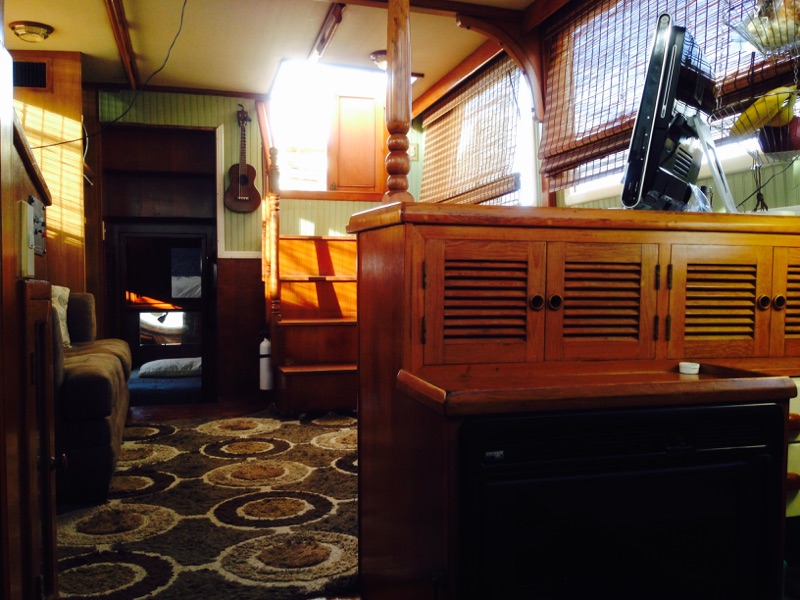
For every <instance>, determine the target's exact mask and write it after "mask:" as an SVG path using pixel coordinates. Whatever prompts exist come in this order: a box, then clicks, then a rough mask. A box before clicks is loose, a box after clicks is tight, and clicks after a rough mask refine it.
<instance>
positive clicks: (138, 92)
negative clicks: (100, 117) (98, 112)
mask: <svg viewBox="0 0 800 600" xmlns="http://www.w3.org/2000/svg"><path fill="white" fill-rule="evenodd" d="M188 2H189V0H183V6H182V7H181V18H180V23H179V24H178V31H177V32H176V33H175V36H174V37H173V38H172V43H171V44H170V45H169V48H168V49H167V54H166V56H165V57H164V62H162V63H161V66H160V67H158V68H157V69H156V70H155V71H153V72H152V73H150V76H149V77H148V78H147V79H146V80H145V82H144V83H143V84H142V85H141V86H139V89H137V90H136V94H134V96H133V98H132V99H131V101H130V103H129V104H128V106H127V108H126V109H125V110H123V111H122V113H120V115H119V116H117V117H116V118H115V119H112V120H111V121H109V122H108V123H106V124H105V125H102V126H101V127H100V129H98V130H97V131H95V132H92V133H84V135H83V137H80V138H76V139H73V140H64V141H61V142H53V143H52V144H43V145H41V146H34V147H33V148H31V150H41V149H42V148H52V147H53V146H62V145H64V144H71V143H73V142H79V141H81V140H84V141H85V142H86V143H87V144H88V140H89V138H92V137H95V136H97V135H100V134H101V133H103V132H104V131H105V130H106V129H107V128H108V127H110V126H111V125H113V124H114V123H117V122H118V121H119V120H120V119H122V118H123V117H124V116H125V115H127V114H128V113H129V112H130V111H131V109H132V108H133V105H134V104H136V100H138V99H139V96H141V94H142V92H143V91H144V88H145V87H147V84H149V83H150V81H151V80H152V79H153V77H155V76H156V75H158V74H159V73H160V72H161V71H163V70H164V68H165V67H166V66H167V62H168V61H169V57H170V55H171V54H172V49H173V48H174V47H175V43H176V42H177V41H178V38H179V37H180V35H181V32H182V31H183V20H184V16H185V15H186V5H187V4H188ZM84 131H85V128H84Z"/></svg>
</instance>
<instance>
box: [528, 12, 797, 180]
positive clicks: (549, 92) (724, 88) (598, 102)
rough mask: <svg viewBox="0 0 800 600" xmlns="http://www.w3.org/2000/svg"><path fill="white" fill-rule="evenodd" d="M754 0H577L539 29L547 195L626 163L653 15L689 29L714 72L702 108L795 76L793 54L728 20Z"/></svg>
mask: <svg viewBox="0 0 800 600" xmlns="http://www.w3.org/2000/svg"><path fill="white" fill-rule="evenodd" d="M755 5H756V0H659V1H658V2H653V1H652V0H592V1H587V2H577V3H576V2H573V3H571V4H569V5H568V6H567V7H565V9H563V10H562V11H560V12H559V13H557V14H556V15H555V16H554V18H552V19H551V20H550V21H549V22H548V23H547V25H546V27H545V32H544V45H543V47H544V49H545V61H546V64H547V67H546V69H547V76H546V90H545V119H544V125H543V134H542V144H541V147H540V150H539V157H540V158H541V161H542V165H541V168H542V173H543V175H544V176H545V177H546V179H547V183H548V188H549V189H550V190H551V191H553V190H557V189H561V188H564V187H568V186H570V185H573V184H575V183H577V182H579V181H586V180H589V179H592V178H596V177H601V176H605V175H608V174H609V173H610V172H613V171H616V170H619V171H621V170H622V169H623V167H624V164H625V159H626V156H627V149H628V145H629V143H630V136H631V133H632V130H633V124H634V120H635V118H636V112H637V111H638V109H639V102H640V95H641V93H642V89H643V87H644V79H645V73H646V69H647V61H648V59H649V55H650V47H651V44H652V38H653V33H654V31H655V26H656V22H657V19H658V16H659V15H660V14H662V13H665V12H666V13H669V14H671V15H672V17H673V18H674V20H675V23H677V24H678V25H681V26H683V27H686V29H687V31H689V32H690V33H691V34H692V36H693V37H694V39H695V41H696V43H697V44H698V46H699V47H700V48H701V49H702V52H703V54H704V62H705V63H707V65H708V66H709V67H710V68H711V70H712V71H713V72H714V74H715V81H716V84H717V85H716V86H715V89H714V90H713V92H712V94H711V96H712V101H713V103H714V105H712V106H710V107H708V112H709V113H712V114H721V113H723V112H724V110H725V109H731V110H733V109H736V108H737V107H738V109H739V110H741V108H742V106H741V104H740V103H742V102H744V101H745V100H747V101H749V99H751V98H753V97H754V96H755V95H757V94H760V93H761V94H763V93H764V92H765V91H767V90H769V89H772V88H773V87H775V86H777V85H781V84H785V83H787V77H788V82H789V83H790V82H791V81H792V77H793V75H792V69H793V65H792V64H791V62H792V61H791V60H790V59H785V60H782V59H775V58H770V59H769V60H767V59H765V58H764V57H763V56H762V55H760V54H758V53H755V52H753V49H752V47H751V46H748V45H744V44H742V43H741V42H740V40H739V39H738V37H737V36H736V34H735V33H734V31H733V30H732V29H731V28H730V27H728V25H727V23H728V22H731V21H735V20H737V19H741V18H743V17H744V16H745V15H746V14H747V13H748V11H750V10H752V9H753V8H754V6H755Z"/></svg>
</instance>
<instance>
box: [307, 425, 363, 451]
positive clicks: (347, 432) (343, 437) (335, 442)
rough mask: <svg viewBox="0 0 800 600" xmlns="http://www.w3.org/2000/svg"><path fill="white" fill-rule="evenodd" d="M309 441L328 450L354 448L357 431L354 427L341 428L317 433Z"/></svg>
mask: <svg viewBox="0 0 800 600" xmlns="http://www.w3.org/2000/svg"><path fill="white" fill-rule="evenodd" d="M311 443H312V444H314V445H315V446H319V447H320V448H326V449H328V450H355V449H356V448H358V432H357V431H356V430H355V429H342V430H341V431H331V432H329V433H323V434H321V435H318V436H317V437H315V438H314V439H313V440H311Z"/></svg>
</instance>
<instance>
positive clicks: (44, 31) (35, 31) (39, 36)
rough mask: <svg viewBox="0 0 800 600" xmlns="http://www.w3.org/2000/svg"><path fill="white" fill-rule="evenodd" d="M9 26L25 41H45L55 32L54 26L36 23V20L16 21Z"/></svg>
mask: <svg viewBox="0 0 800 600" xmlns="http://www.w3.org/2000/svg"><path fill="white" fill-rule="evenodd" d="M8 26H9V27H10V28H11V30H12V31H13V32H14V34H15V35H16V36H17V37H18V38H19V39H21V40H22V41H23V42H32V43H38V42H43V41H45V40H46V39H47V38H48V37H49V36H50V34H51V33H53V28H52V27H50V25H45V24H44V23H36V22H35V21H14V22H13V23H9V24H8Z"/></svg>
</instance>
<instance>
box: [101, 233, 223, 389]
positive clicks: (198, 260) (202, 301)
mask: <svg viewBox="0 0 800 600" xmlns="http://www.w3.org/2000/svg"><path fill="white" fill-rule="evenodd" d="M110 233H111V235H110V236H109V237H110V242H111V254H112V255H113V261H114V262H113V263H112V264H114V265H115V268H114V272H115V275H116V277H115V282H114V284H113V286H112V302H111V306H112V311H113V314H114V317H113V318H114V320H115V329H116V331H118V332H120V333H119V335H120V336H121V337H122V338H123V339H125V340H126V341H127V342H128V344H129V345H130V347H131V356H132V359H133V369H134V376H136V374H137V373H138V371H139V369H140V368H141V367H142V366H143V365H146V364H148V365H149V366H150V367H152V366H153V364H152V363H153V362H154V361H162V362H160V363H158V366H163V365H170V364H174V365H186V364H188V362H187V361H176V360H174V359H197V360H198V363H197V364H198V365H201V367H205V368H199V369H194V370H193V371H191V376H193V377H199V378H200V379H199V381H198V383H201V387H200V389H198V390H192V389H191V382H190V381H189V380H188V379H181V380H177V378H175V380H174V381H168V382H166V383H164V382H159V383H158V385H162V387H163V386H164V385H168V384H169V385H168V387H169V388H170V389H169V390H166V392H167V393H168V394H169V396H165V397H163V398H161V397H156V394H155V391H157V390H155V389H152V390H151V391H152V392H153V394H151V400H152V403H154V404H163V403H165V402H169V401H170V399H172V401H174V403H187V402H193V401H204V402H211V401H214V400H215V399H216V381H215V369H214V368H213V366H214V365H215V364H216V344H215V326H214V324H215V321H216V306H215V297H216V289H215V288H216V285H215V237H214V236H215V227H214V226H213V225H210V224H177V223H157V224H154V223H147V224H142V223H115V224H113V225H111V227H110ZM163 361H173V362H172V363H164V362H163ZM170 377H171V378H174V377H173V376H172V375H170ZM152 379H153V380H151V381H144V383H145V384H151V385H150V387H151V388H155V387H157V382H155V381H154V380H155V379H161V378H156V377H154V378H152ZM133 389H134V388H133V387H132V393H133ZM136 389H137V390H138V389H139V388H138V387H137V388H136ZM145 391H146V390H145ZM162 391H164V390H162ZM147 400H148V399H147V398H146V397H145V398H144V400H143V402H139V403H140V404H141V403H146V402H147Z"/></svg>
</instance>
